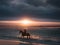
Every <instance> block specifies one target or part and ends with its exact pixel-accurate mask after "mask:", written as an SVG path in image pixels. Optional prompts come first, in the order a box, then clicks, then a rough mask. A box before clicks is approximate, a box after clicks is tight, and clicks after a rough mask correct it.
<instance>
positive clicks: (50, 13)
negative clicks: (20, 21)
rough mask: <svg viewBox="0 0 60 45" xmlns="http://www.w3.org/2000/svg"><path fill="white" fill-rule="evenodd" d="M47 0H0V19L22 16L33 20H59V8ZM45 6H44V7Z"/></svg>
mask: <svg viewBox="0 0 60 45" xmlns="http://www.w3.org/2000/svg"><path fill="white" fill-rule="evenodd" d="M50 2H51V1H50V0H49V1H48V5H47V0H45V1H44V0H12V1H10V0H8V1H7V0H0V17H21V16H24V15H23V14H28V15H27V16H30V17H34V18H49V19H59V20H60V8H58V7H55V6H53V4H52V2H53V1H52V2H51V3H50ZM44 4H46V5H44Z"/></svg>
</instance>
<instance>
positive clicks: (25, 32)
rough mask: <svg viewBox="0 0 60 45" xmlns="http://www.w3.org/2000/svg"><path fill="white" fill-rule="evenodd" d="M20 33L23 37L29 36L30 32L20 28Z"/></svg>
mask: <svg viewBox="0 0 60 45" xmlns="http://www.w3.org/2000/svg"><path fill="white" fill-rule="evenodd" d="M20 33H22V38H24V36H27V38H30V34H29V33H27V31H26V29H24V31H22V30H20V31H19V34H20Z"/></svg>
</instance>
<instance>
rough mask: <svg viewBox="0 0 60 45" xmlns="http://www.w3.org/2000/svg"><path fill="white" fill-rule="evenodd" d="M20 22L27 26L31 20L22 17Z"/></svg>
mask: <svg viewBox="0 0 60 45" xmlns="http://www.w3.org/2000/svg"><path fill="white" fill-rule="evenodd" d="M20 23H21V24H22V26H29V25H30V24H31V23H33V22H32V21H30V20H28V19H24V20H21V21H20Z"/></svg>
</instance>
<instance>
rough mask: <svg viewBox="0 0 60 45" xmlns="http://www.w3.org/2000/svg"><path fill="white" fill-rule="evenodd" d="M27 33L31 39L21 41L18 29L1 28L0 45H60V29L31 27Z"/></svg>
mask: <svg viewBox="0 0 60 45" xmlns="http://www.w3.org/2000/svg"><path fill="white" fill-rule="evenodd" d="M20 30H21V29H20ZM27 32H28V33H30V35H31V39H26V37H25V38H20V39H19V38H18V37H21V34H19V30H18V29H16V28H0V45H60V28H48V27H45V28H40V27H29V28H28V29H27ZM1 41H2V42H3V43H1ZM4 41H5V43H4ZM8 41H10V42H8ZM7 42H8V43H7Z"/></svg>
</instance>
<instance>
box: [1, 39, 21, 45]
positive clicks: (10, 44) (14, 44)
mask: <svg viewBox="0 0 60 45" xmlns="http://www.w3.org/2000/svg"><path fill="white" fill-rule="evenodd" d="M18 44H20V42H19V41H15V40H2V39H0V45H18Z"/></svg>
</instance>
